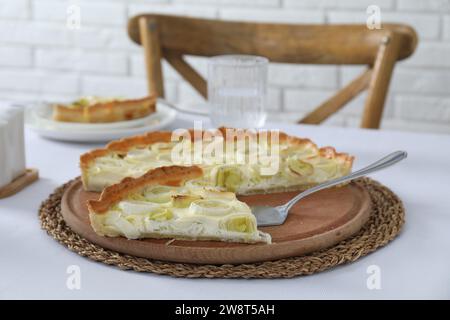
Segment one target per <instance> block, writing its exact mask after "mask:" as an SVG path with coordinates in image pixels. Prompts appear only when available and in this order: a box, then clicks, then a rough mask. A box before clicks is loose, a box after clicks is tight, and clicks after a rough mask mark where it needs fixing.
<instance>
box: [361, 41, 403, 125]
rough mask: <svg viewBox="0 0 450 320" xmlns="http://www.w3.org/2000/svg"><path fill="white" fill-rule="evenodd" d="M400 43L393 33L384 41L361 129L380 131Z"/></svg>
mask: <svg viewBox="0 0 450 320" xmlns="http://www.w3.org/2000/svg"><path fill="white" fill-rule="evenodd" d="M399 43H400V41H399V38H398V37H397V36H395V35H394V34H393V33H388V34H387V35H386V36H385V37H384V38H383V40H382V43H381V45H380V47H379V49H378V53H377V57H376V59H375V65H374V67H373V75H372V79H371V81H370V84H369V90H368V95H367V99H366V103H365V106H364V113H363V117H362V122H361V128H370V129H378V128H379V127H380V122H381V117H382V115H383V108H384V103H385V100H386V95H387V92H388V89H389V83H390V80H391V76H392V71H393V69H394V66H395V63H396V61H397V57H398V52H399V49H400V45H399Z"/></svg>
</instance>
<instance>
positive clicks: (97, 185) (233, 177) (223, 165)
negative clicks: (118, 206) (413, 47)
mask: <svg viewBox="0 0 450 320" xmlns="http://www.w3.org/2000/svg"><path fill="white" fill-rule="evenodd" d="M230 130H231V131H230ZM233 130H234V131H233ZM236 131H238V129H230V128H219V129H217V134H219V135H220V136H221V137H223V139H225V140H226V141H230V140H231V141H236V142H237V143H236V144H235V146H237V145H238V143H239V141H240V140H239V139H238V138H236V137H234V136H233V132H236ZM230 132H231V133H230ZM196 134H197V135H198V136H200V139H201V140H202V141H200V142H202V145H203V150H204V151H205V150H209V149H211V148H210V147H212V146H215V142H212V140H210V139H206V138H205V137H206V131H198V130H197V131H194V130H189V136H190V137H191V140H189V139H187V141H184V142H183V143H185V144H186V146H187V147H188V150H191V152H194V151H195V145H194V144H195V143H197V142H198V141H197V140H195V138H194V137H195V136H196ZM244 139H245V137H244ZM254 140H255V141H258V148H260V147H261V146H263V148H260V149H258V150H259V151H258V152H260V151H261V150H264V148H269V147H270V148H271V149H272V150H278V152H277V153H276V154H275V155H274V158H273V160H272V161H273V162H272V163H273V164H275V163H276V164H277V166H276V170H273V171H271V172H270V173H267V171H266V172H265V173H264V172H263V169H264V168H265V167H267V165H266V164H264V163H263V162H261V161H258V162H257V163H252V162H251V161H243V162H242V161H241V162H239V161H235V160H237V157H241V158H242V159H245V157H249V155H250V154H251V152H250V151H251V150H252V149H250V144H248V143H244V144H242V145H243V146H244V147H243V148H242V149H239V150H238V149H236V150H234V151H235V152H232V154H231V155H232V157H231V158H225V159H222V160H223V161H216V162H214V161H212V162H211V161H207V160H208V157H202V159H201V161H200V163H197V162H195V164H198V165H199V166H200V167H201V168H202V169H203V176H202V178H201V179H199V180H198V181H196V184H197V185H204V186H212V187H218V188H221V189H222V190H225V191H230V192H235V193H236V194H238V195H247V194H258V193H273V192H284V191H294V190H296V191H302V190H306V189H308V188H310V187H312V186H314V185H316V184H319V183H322V182H325V181H328V180H330V179H334V178H337V177H341V176H343V175H346V174H348V173H349V172H350V171H351V168H352V163H353V157H352V156H350V155H348V154H346V153H338V152H336V151H335V150H334V148H332V147H324V148H319V147H317V146H316V144H314V143H313V142H312V141H311V140H309V139H303V138H298V137H294V136H289V135H287V134H285V133H282V132H280V133H279V139H278V141H277V142H274V143H272V140H270V142H269V138H267V139H264V138H263V137H262V135H261V133H255V136H254ZM244 142H245V140H244ZM177 145H179V143H178V141H177V142H173V141H172V133H171V132H169V131H158V132H150V133H147V134H145V135H140V136H135V137H130V138H125V139H121V140H117V141H113V142H111V143H109V144H108V145H107V146H106V147H105V148H103V149H96V150H93V151H90V152H88V153H85V154H83V155H82V156H81V158H80V167H81V172H82V174H81V177H82V181H83V185H84V187H85V189H86V190H88V191H97V192H100V191H102V190H103V188H104V187H107V186H110V185H112V184H116V183H118V182H120V181H121V180H122V179H123V178H125V177H133V178H137V177H139V176H141V175H143V174H144V173H146V172H147V171H148V170H151V169H154V168H158V167H162V166H171V165H174V164H177V165H185V164H184V163H178V162H176V161H173V160H174V159H172V151H173V150H174V148H175V147H176V146H177ZM225 147H226V144H223V145H222V146H221V147H220V148H225ZM227 148H228V147H227ZM236 148H237V147H236ZM220 150H222V149H220ZM226 151H228V149H227V150H226ZM223 153H225V149H223ZM233 157H234V158H233ZM275 157H276V158H275ZM258 159H261V158H259V156H258ZM216 160H217V159H216ZM219 160H220V159H219ZM275 160H277V161H275ZM186 165H191V164H190V163H188V164H186Z"/></svg>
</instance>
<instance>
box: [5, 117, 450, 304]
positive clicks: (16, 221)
mask: <svg viewBox="0 0 450 320" xmlns="http://www.w3.org/2000/svg"><path fill="white" fill-rule="evenodd" d="M190 126H192V122H190V121H181V120H177V122H176V123H175V124H174V125H173V126H172V128H176V127H190ZM270 127H275V128H277V127H278V128H279V129H281V130H283V131H286V132H288V133H289V134H295V135H298V136H303V137H309V138H311V139H312V140H313V141H315V142H316V143H317V144H319V145H321V146H323V145H333V146H335V147H336V149H337V150H341V151H345V152H348V153H351V154H353V155H355V156H356V161H355V166H354V167H355V168H359V167H361V166H363V165H366V164H368V163H369V162H371V161H373V160H375V159H378V158H379V157H381V156H383V155H385V154H387V153H389V152H391V151H394V150H406V151H408V153H409V157H408V159H406V160H404V161H403V162H402V163H400V164H398V165H396V166H394V167H392V168H389V169H386V170H385V171H381V172H379V173H376V174H373V175H372V177H373V178H375V179H377V180H379V181H381V182H382V183H383V184H385V185H387V186H389V187H390V188H391V189H392V190H393V191H394V192H396V193H397V194H398V195H399V196H400V197H401V198H402V199H403V201H404V203H405V207H406V224H405V226H404V229H403V231H402V233H401V235H400V236H399V237H398V238H397V239H395V240H394V241H393V242H392V243H390V244H388V245H387V246H386V247H384V248H382V249H380V250H378V251H376V252H374V253H372V254H370V255H368V256H366V257H364V258H362V259H359V260H358V261H356V262H354V263H351V264H348V265H344V266H340V267H338V268H335V269H332V270H329V271H326V272H322V273H318V274H315V275H312V276H306V277H298V278H294V279H283V280H222V279H214V280H211V279H180V278H171V277H168V276H160V275H154V274H148V273H137V272H133V271H121V270H119V269H118V268H116V267H111V266H107V265H104V264H102V263H96V262H93V261H91V260H89V259H86V258H83V257H81V256H79V255H77V254H75V253H73V252H71V251H69V250H67V249H66V248H65V247H63V246H62V245H60V244H58V243H57V242H56V241H55V240H54V239H53V238H51V237H50V236H48V235H47V234H46V233H45V232H44V231H43V230H41V228H40V224H39V219H38V216H37V210H38V207H39V205H40V203H41V202H42V201H43V200H44V199H45V198H46V197H47V196H48V195H49V194H50V193H51V192H52V191H53V190H54V189H55V188H56V187H57V186H59V185H61V184H62V183H64V182H66V181H67V180H69V179H72V178H73V177H75V176H77V175H79V169H78V157H79V155H80V154H81V153H83V152H85V151H87V150H89V149H91V148H94V147H96V146H97V145H86V144H77V143H63V142H57V141H51V140H46V139H43V138H40V137H39V136H37V135H35V134H34V133H32V132H30V131H27V132H26V147H27V157H28V158H27V163H28V166H29V167H35V168H39V171H40V176H41V178H40V180H39V181H38V182H36V183H34V184H33V185H31V186H29V187H28V188H26V189H25V190H23V191H22V192H20V193H19V194H17V195H15V196H13V197H10V198H7V199H3V200H0V298H41V299H47V298H58V299H90V298H112V299H115V298H133V299H141V298H142V299H309V298H326V299H329V298H330V299H335V298H337V299H340V298H343V299H346V298H361V299H385V298H387V299H390V298H450V136H446V135H435V134H422V133H421V134H416V133H405V132H390V131H371V130H361V129H344V128H332V127H323V126H320V127H315V126H297V125H287V124H279V125H277V124H271V125H270ZM70 265H77V266H79V267H80V271H81V289H80V290H70V289H68V288H67V286H66V281H67V277H68V276H69V275H68V274H67V268H68V266H70ZM371 265H376V266H378V267H379V270H380V276H381V289H379V290H376V289H374V290H369V289H368V288H367V284H366V281H367V278H368V277H369V276H370V275H369V274H368V273H367V271H368V267H369V266H371Z"/></svg>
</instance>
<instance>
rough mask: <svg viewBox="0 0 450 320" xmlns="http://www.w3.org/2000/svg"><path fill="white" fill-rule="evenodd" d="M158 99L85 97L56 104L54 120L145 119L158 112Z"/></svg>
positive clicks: (115, 120) (91, 121)
mask: <svg viewBox="0 0 450 320" xmlns="http://www.w3.org/2000/svg"><path fill="white" fill-rule="evenodd" d="M155 105H156V97H155V96H148V97H145V98H142V99H119V98H99V97H91V96H88V97H83V98H81V99H79V100H76V101H74V102H72V103H71V104H54V105H53V120H56V121H63V122H80V123H107V122H117V121H126V120H132V119H138V118H143V117H145V116H147V115H149V114H151V113H154V112H155V110H156V107H155Z"/></svg>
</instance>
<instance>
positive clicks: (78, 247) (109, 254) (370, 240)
mask: <svg viewBox="0 0 450 320" xmlns="http://www.w3.org/2000/svg"><path fill="white" fill-rule="evenodd" d="M70 182H71V181H69V182H67V183H66V184H64V185H62V186H60V187H59V188H57V189H56V190H55V191H54V193H53V194H51V195H50V196H49V197H48V199H46V200H45V201H44V202H43V203H42V205H41V207H40V209H39V218H40V220H41V225H42V228H43V229H45V230H46V231H47V233H48V234H49V235H51V236H52V237H53V238H55V239H56V240H57V241H58V242H59V243H61V244H63V245H64V246H66V247H67V248H68V249H70V250H72V251H74V252H76V253H78V254H79V255H81V256H84V257H88V258H89V259H92V260H95V261H99V262H103V263H105V264H109V265H115V266H117V267H119V268H120V269H123V270H130V269H131V270H135V271H139V272H152V273H157V274H165V275H170V276H174V277H187V278H291V277H296V276H301V275H309V274H313V273H316V272H320V271H323V270H327V269H330V268H333V267H335V266H337V265H340V264H344V263H348V262H352V261H355V260H357V259H359V258H360V257H363V256H365V255H367V254H369V253H371V252H373V251H375V250H377V249H378V248H380V247H382V246H384V245H386V244H387V243H388V242H389V241H391V240H392V239H394V238H395V237H396V236H397V235H398V234H399V232H400V229H401V227H402V226H403V224H404V217H405V210H404V207H403V204H402V202H401V200H400V199H399V198H398V197H397V196H396V195H395V194H394V193H393V192H392V191H391V190H389V189H388V188H387V187H385V186H383V185H381V184H380V183H378V182H376V181H374V180H371V179H369V178H363V179H359V180H357V183H359V184H362V185H363V186H364V187H365V188H367V190H368V191H369V194H370V197H371V200H372V212H371V215H370V218H369V221H368V222H367V223H366V224H365V225H364V227H363V228H362V229H361V230H360V232H358V233H357V234H356V235H354V236H353V237H351V238H349V239H347V240H344V241H341V242H340V243H338V244H337V245H335V246H333V247H331V248H328V249H324V250H321V251H317V252H314V253H311V254H308V255H304V256H300V257H292V258H286V259H280V260H276V261H269V262H260V263H249V264H238V265H230V264H226V265H197V264H187V263H174V262H165V261H157V260H151V259H145V258H139V257H134V256H130V255H126V254H121V253H118V252H114V251H111V250H108V249H104V248H102V247H100V246H98V245H96V244H93V243H91V242H89V241H88V240H86V239H84V238H82V237H81V236H79V235H78V234H76V233H75V232H73V231H72V230H71V229H70V228H69V227H68V226H67V225H66V223H65V222H64V219H63V217H62V215H61V197H62V195H63V193H64V190H65V189H66V188H67V187H68V186H69V184H70Z"/></svg>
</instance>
